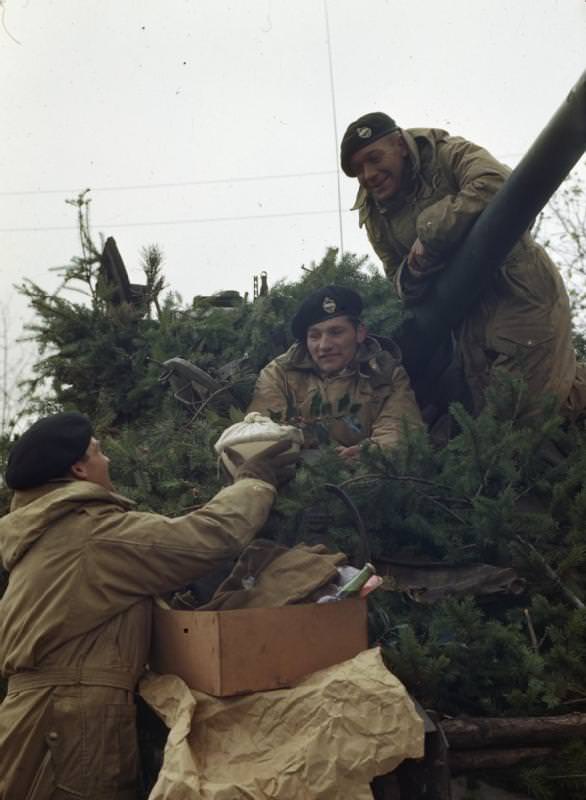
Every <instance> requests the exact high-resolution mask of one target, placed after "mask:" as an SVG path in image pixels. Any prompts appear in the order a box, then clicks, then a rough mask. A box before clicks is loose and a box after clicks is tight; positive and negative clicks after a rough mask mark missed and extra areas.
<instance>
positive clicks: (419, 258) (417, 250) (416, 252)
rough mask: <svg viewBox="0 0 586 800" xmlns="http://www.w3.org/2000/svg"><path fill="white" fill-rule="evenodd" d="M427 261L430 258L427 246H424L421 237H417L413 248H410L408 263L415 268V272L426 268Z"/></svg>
mask: <svg viewBox="0 0 586 800" xmlns="http://www.w3.org/2000/svg"><path fill="white" fill-rule="evenodd" d="M427 263H428V259H427V257H426V252H425V247H424V246H423V243H422V241H421V240H420V239H419V238H417V239H415V241H414V242H413V246H412V247H411V250H409V255H408V256H407V264H408V265H409V267H410V268H411V269H412V270H414V271H415V272H419V271H422V270H424V269H425V267H426V266H427Z"/></svg>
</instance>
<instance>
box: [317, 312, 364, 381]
mask: <svg viewBox="0 0 586 800" xmlns="http://www.w3.org/2000/svg"><path fill="white" fill-rule="evenodd" d="M365 338H366V328H365V327H364V325H363V324H362V323H358V325H355V324H354V322H353V321H352V320H351V319H349V318H348V317H334V319H326V320H324V321H323V322H318V323H316V324H315V325H311V326H310V327H309V328H308V329H307V336H306V339H305V343H306V345H307V349H308V350H309V355H310V356H311V358H312V359H313V361H314V362H315V364H316V366H317V367H318V369H319V371H320V372H321V373H322V374H323V375H333V374H335V373H336V372H340V371H341V370H343V369H344V367H347V366H348V364H349V363H350V362H351V361H352V359H353V358H354V356H355V355H356V351H357V349H358V346H359V345H360V344H362V342H363V341H364V340H365Z"/></svg>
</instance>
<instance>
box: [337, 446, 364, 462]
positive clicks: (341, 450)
mask: <svg viewBox="0 0 586 800" xmlns="http://www.w3.org/2000/svg"><path fill="white" fill-rule="evenodd" d="M360 450H361V448H360V445H359V444H353V445H350V447H342V446H340V447H336V453H337V454H338V455H339V456H340V458H343V459H344V461H356V459H358V458H360Z"/></svg>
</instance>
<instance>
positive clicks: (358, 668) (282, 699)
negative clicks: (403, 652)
mask: <svg viewBox="0 0 586 800" xmlns="http://www.w3.org/2000/svg"><path fill="white" fill-rule="evenodd" d="M140 694H141V696H142V697H143V699H144V700H145V701H146V702H147V703H148V704H149V705H150V706H151V707H152V708H153V709H154V710H155V711H156V712H157V714H158V715H159V716H160V717H161V718H162V719H163V721H164V722H165V724H166V725H167V727H169V728H170V733H169V738H168V741H167V745H166V748H165V756H164V761H163V767H162V769H161V772H160V774H159V777H158V780H157V782H156V784H155V786H154V788H153V790H152V791H151V794H150V795H149V800H196V799H197V800H239V798H243V799H244V798H246V800H269V799H270V800H293V798H295V800H318V799H319V800H339V798H352V800H372V793H371V791H370V788H369V783H370V781H371V779H372V778H373V777H374V776H375V775H381V774H384V773H387V772H390V771H392V770H393V769H395V768H396V767H397V766H398V765H399V764H400V763H401V761H403V760H404V759H405V758H420V757H421V756H422V755H423V739H424V732H423V721H422V720H421V718H420V717H419V715H418V714H417V712H416V711H415V708H414V706H413V703H412V701H411V699H410V698H409V696H408V694H407V692H406V690H405V688H404V686H403V685H402V684H401V683H400V682H399V680H398V679H397V678H395V676H394V675H393V674H392V673H390V672H389V671H388V670H387V668H386V667H385V666H384V664H383V661H382V658H381V654H380V650H379V649H378V648H374V649H370V650H366V651H364V652H363V653H360V654H359V655H357V656H356V657H355V658H353V659H350V660H349V661H345V662H344V663H342V664H338V665H336V666H334V667H329V668H328V669H325V670H321V671H320V672H316V673H314V674H313V675H310V676H309V677H308V678H306V679H305V680H304V681H302V682H301V683H299V684H298V685H297V686H296V687H294V688H292V689H278V690H275V691H272V692H258V693H255V694H248V695H242V696H240V697H233V698H228V699H220V698H216V697H211V696H210V695H206V694H203V693H201V692H196V691H193V690H190V689H188V688H187V686H186V685H185V683H183V681H182V680H181V679H180V678H177V677H176V676H174V675H149V676H148V677H147V678H145V679H144V680H143V681H141V684H140Z"/></svg>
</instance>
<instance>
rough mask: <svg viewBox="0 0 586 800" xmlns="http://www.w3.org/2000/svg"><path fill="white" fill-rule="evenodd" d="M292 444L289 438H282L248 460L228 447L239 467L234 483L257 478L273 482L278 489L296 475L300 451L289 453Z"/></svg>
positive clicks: (230, 454)
mask: <svg viewBox="0 0 586 800" xmlns="http://www.w3.org/2000/svg"><path fill="white" fill-rule="evenodd" d="M291 446H292V443H291V442H290V441H289V439H282V440H281V441H280V442H276V443H275V444H272V445H271V446H270V447H267V449H266V450H263V452H262V453H259V454H258V455H256V456H253V457H252V458H249V459H246V460H245V459H244V457H243V456H242V455H240V453H238V452H237V451H236V450H234V449H233V448H232V447H227V448H226V450H225V452H226V454H227V455H228V456H229V458H230V460H231V461H232V463H233V464H235V465H236V467H237V468H236V472H235V474H234V483H236V481H240V480H242V479H243V478H256V479H257V480H260V481H266V482H267V483H271V484H272V485H273V486H274V487H275V488H276V489H278V488H279V486H282V485H283V484H284V483H287V481H290V480H291V478H293V477H294V475H295V464H296V463H297V462H298V461H299V453H288V452H287V451H288V450H289V449H290V448H291Z"/></svg>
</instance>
